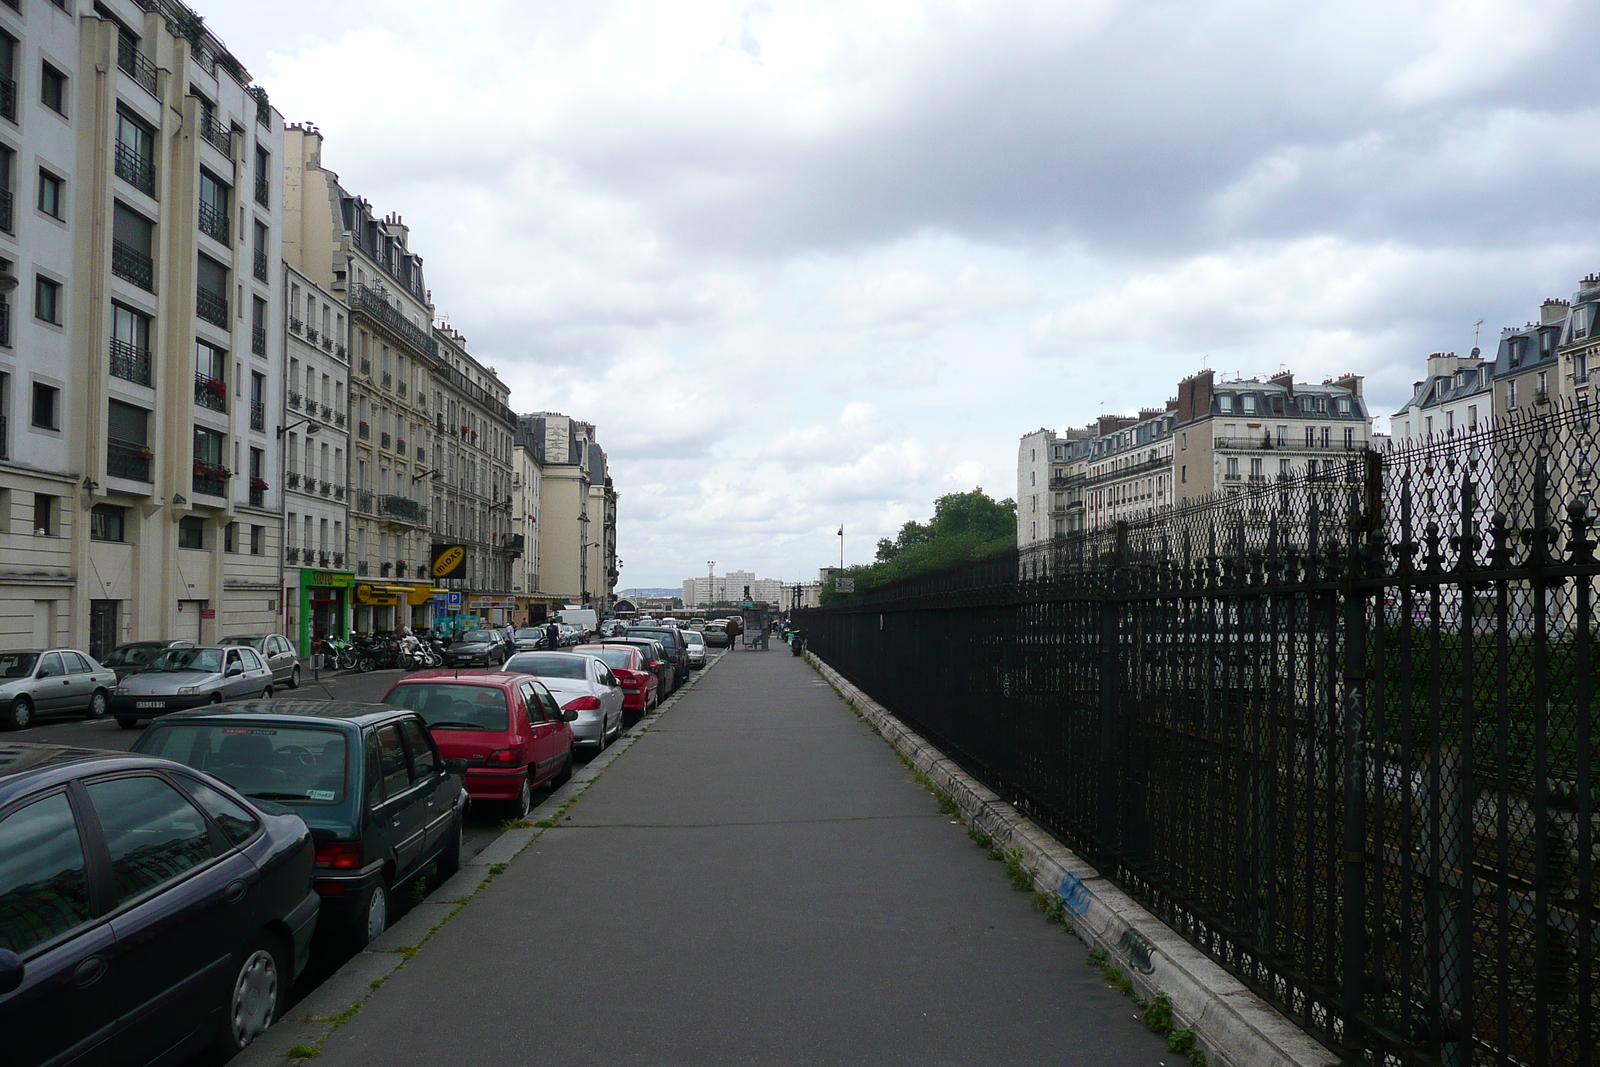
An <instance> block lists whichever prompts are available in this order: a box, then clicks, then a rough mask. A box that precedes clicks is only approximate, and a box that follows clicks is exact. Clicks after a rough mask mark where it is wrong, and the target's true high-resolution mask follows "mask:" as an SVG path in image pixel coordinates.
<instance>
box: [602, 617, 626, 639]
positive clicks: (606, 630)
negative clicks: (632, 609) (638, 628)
mask: <svg viewBox="0 0 1600 1067" xmlns="http://www.w3.org/2000/svg"><path fill="white" fill-rule="evenodd" d="M627 630H628V628H627V626H625V625H623V622H622V620H621V619H607V620H606V621H605V622H603V623H601V624H600V636H601V637H620V636H621V635H622V634H624V633H626V632H627Z"/></svg>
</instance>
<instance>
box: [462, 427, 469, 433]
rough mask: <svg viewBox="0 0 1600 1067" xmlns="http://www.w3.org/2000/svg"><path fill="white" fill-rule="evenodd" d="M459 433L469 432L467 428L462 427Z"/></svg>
mask: <svg viewBox="0 0 1600 1067" xmlns="http://www.w3.org/2000/svg"><path fill="white" fill-rule="evenodd" d="M461 432H462V433H467V432H469V427H466V426H463V427H461Z"/></svg>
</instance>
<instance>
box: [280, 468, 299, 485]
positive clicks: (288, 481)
mask: <svg viewBox="0 0 1600 1067" xmlns="http://www.w3.org/2000/svg"><path fill="white" fill-rule="evenodd" d="M283 482H284V484H285V485H287V486H288V487H289V488H290V489H298V488H300V472H299V471H290V472H289V473H287V474H285V475H284V476H283Z"/></svg>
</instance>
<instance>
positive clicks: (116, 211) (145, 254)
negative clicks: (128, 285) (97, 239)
mask: <svg viewBox="0 0 1600 1067" xmlns="http://www.w3.org/2000/svg"><path fill="white" fill-rule="evenodd" d="M154 248H155V225H154V224H153V223H152V222H151V221H150V220H149V219H147V218H145V217H144V216H143V215H141V214H139V213H138V212H137V211H134V210H133V209H132V208H130V207H127V206H126V205H124V204H122V203H120V202H119V203H118V204H117V205H116V206H115V208H113V209H112V215H111V273H112V274H114V275H116V276H117V277H118V278H122V279H123V280H125V281H130V282H132V283H133V284H134V285H137V286H138V287H139V288H141V289H143V290H145V291H146V292H152V293H153V292H155V260H154V259H153V258H152V257H153V255H154V252H153V250H154Z"/></svg>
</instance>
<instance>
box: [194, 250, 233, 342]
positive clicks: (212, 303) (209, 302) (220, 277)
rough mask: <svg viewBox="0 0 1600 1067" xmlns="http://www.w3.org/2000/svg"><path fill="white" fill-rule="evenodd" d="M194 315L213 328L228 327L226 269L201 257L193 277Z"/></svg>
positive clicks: (210, 259) (207, 257)
mask: <svg viewBox="0 0 1600 1067" xmlns="http://www.w3.org/2000/svg"><path fill="white" fill-rule="evenodd" d="M195 313H196V314H197V315H199V316H200V317H201V318H202V319H204V320H206V321H207V322H209V323H211V324H212V325H213V326H221V327H222V328H223V329H227V327H228V268H227V267H224V266H223V265H222V264H221V263H218V262H217V261H216V260H214V259H212V258H211V257H210V256H201V257H200V260H199V273H198V274H197V275H196V276H195Z"/></svg>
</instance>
